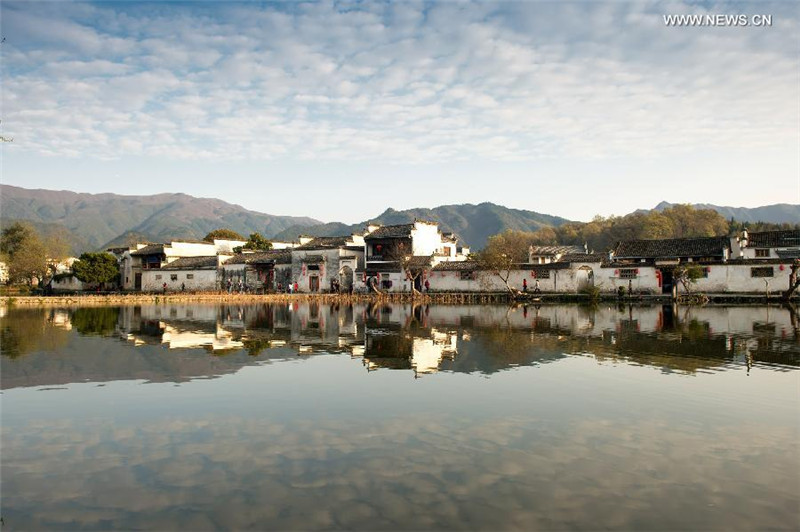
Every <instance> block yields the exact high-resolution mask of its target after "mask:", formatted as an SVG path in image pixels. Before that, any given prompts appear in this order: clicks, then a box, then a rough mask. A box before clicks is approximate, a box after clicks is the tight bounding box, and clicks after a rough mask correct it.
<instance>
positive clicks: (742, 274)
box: [693, 261, 790, 294]
mask: <svg viewBox="0 0 800 532" xmlns="http://www.w3.org/2000/svg"><path fill="white" fill-rule="evenodd" d="M754 267H756V268H759V267H771V268H772V271H773V274H774V276H773V277H753V276H752V274H751V269H752V268H754ZM789 272H790V268H789V264H785V265H783V271H781V265H780V264H758V262H757V261H753V263H752V264H725V265H719V266H717V265H712V266H711V271H710V272H709V273H708V278H702V279H698V280H697V283H696V284H695V285H694V286H695V287H696V288H693V291H694V290H696V291H700V292H719V293H724V292H734V293H736V292H744V293H759V294H763V293H765V291H766V289H767V283H765V282H764V281H769V290H770V292H773V293H774V292H777V291H783V290H786V289H787V288H789Z"/></svg>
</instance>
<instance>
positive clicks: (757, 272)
mask: <svg viewBox="0 0 800 532" xmlns="http://www.w3.org/2000/svg"><path fill="white" fill-rule="evenodd" d="M774 276H775V272H774V271H773V268H772V266H763V267H759V268H750V277H774Z"/></svg>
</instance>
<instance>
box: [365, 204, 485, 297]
mask: <svg viewBox="0 0 800 532" xmlns="http://www.w3.org/2000/svg"><path fill="white" fill-rule="evenodd" d="M364 242H365V255H366V256H365V266H364V272H363V276H362V279H361V286H362V287H367V288H368V287H370V286H376V287H377V288H379V289H381V290H385V291H390V292H403V291H405V292H408V291H410V290H411V288H412V287H411V280H410V278H411V277H413V278H414V281H413V282H414V288H416V289H417V290H421V289H422V287H423V285H424V283H425V281H426V280H427V275H428V273H429V272H430V270H431V268H432V267H434V266H436V265H437V264H439V263H440V262H449V261H462V260H465V259H466V255H465V254H464V253H468V252H469V251H468V250H467V249H466V248H463V249H462V250H461V253H459V247H458V242H457V239H456V238H455V236H454V235H453V234H452V233H447V234H443V233H442V232H441V231H440V230H439V224H437V223H435V222H427V221H423V220H416V221H414V223H409V224H400V225H386V226H382V227H375V226H370V232H369V233H368V234H367V235H366V236H365V237H364Z"/></svg>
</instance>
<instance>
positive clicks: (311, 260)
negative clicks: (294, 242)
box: [300, 255, 325, 264]
mask: <svg viewBox="0 0 800 532" xmlns="http://www.w3.org/2000/svg"><path fill="white" fill-rule="evenodd" d="M300 262H305V263H306V264H320V263H323V262H325V257H323V256H322V255H306V256H305V257H300Z"/></svg>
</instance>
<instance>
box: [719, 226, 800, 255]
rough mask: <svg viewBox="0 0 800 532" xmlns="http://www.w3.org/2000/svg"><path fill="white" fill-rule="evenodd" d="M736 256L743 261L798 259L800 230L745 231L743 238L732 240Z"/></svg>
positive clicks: (799, 253)
mask: <svg viewBox="0 0 800 532" xmlns="http://www.w3.org/2000/svg"><path fill="white" fill-rule="evenodd" d="M732 244H733V247H734V256H735V257H737V258H742V259H759V260H764V259H796V258H800V230H792V231H761V232H757V233H749V234H748V232H747V231H743V232H742V235H741V237H739V238H735V239H732Z"/></svg>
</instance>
